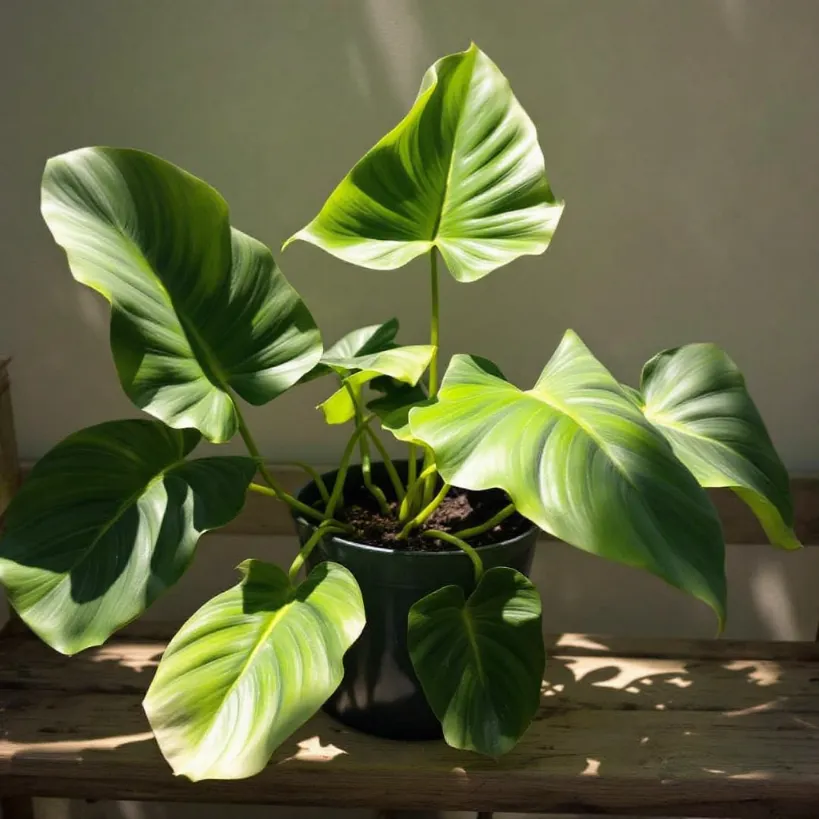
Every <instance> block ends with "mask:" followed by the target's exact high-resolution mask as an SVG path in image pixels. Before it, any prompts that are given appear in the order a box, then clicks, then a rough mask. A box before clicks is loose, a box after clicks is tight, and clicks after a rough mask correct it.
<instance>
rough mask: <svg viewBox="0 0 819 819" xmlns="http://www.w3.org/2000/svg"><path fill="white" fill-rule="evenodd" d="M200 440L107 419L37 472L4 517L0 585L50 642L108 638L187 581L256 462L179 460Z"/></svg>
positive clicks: (72, 439)
mask: <svg viewBox="0 0 819 819" xmlns="http://www.w3.org/2000/svg"><path fill="white" fill-rule="evenodd" d="M199 440H200V435H199V433H198V432H196V431H195V430H191V429H189V430H181V431H180V430H173V429H170V428H169V427H166V426H165V425H164V424H162V423H160V422H158V421H147V420H133V421H110V422H108V423H104V424H99V425H98V426H94V427H89V428H88V429H84V430H81V431H80V432H75V433H74V434H73V435H70V436H69V437H68V438H66V439H65V440H64V441H62V442H61V443H59V444H57V446H55V447H54V449H52V450H51V451H50V452H49V453H48V454H47V455H45V457H43V458H42V459H41V460H40V461H39V462H38V463H37V465H36V466H35V467H34V469H33V470H32V472H31V475H30V476H29V477H28V478H27V480H26V482H25V484H24V485H23V487H22V489H21V490H20V492H19V493H18V494H17V496H16V497H15V498H14V500H13V501H12V504H11V506H10V507H9V509H8V512H7V516H6V531H5V534H4V536H3V537H2V539H1V540H0V582H2V584H3V585H4V586H5V588H6V591H7V593H8V597H9V600H10V602H11V604H12V606H14V608H15V610H16V611H17V613H18V614H19V615H20V617H22V619H23V621H24V622H25V623H26V625H28V626H29V628H31V629H32V631H34V632H35V633H36V634H38V635H39V636H40V637H41V638H42V639H43V640H45V642H47V643H48V644H49V645H51V646H53V647H54V648H56V649H57V650H58V651H61V652H63V653H64V654H74V653H75V652H77V651H81V650H82V649H84V648H88V647H89V646H95V645H99V644H100V643H102V642H104V641H105V640H106V639H107V638H108V637H109V636H110V635H111V634H112V633H113V632H114V631H116V629H118V628H120V627H121V626H124V625H125V624H126V623H128V622H130V621H131V620H133V619H134V618H135V617H137V616H138V615H139V614H141V613H142V612H143V611H144V610H145V609H146V608H147V607H148V606H149V605H150V604H151V603H152V602H153V601H154V600H156V598H157V597H159V595H160V594H162V592H164V591H165V589H167V588H168V587H169V586H172V585H173V584H174V583H175V582H176V581H177V580H178V579H179V578H180V577H181V576H182V574H183V572H184V571H185V570H186V569H187V567H188V565H189V564H190V562H191V559H192V558H193V553H194V549H195V547H196V542H197V540H198V539H199V536H200V535H201V534H203V533H204V532H207V531H208V530H210V529H216V528H218V527H220V526H224V525H225V524H226V523H228V522H230V521H231V520H232V519H233V518H234V517H236V515H238V514H239V512H240V511H241V509H242V506H243V505H244V500H245V493H246V490H247V487H248V484H249V483H250V481H251V480H252V479H253V474H254V473H255V471H256V468H255V464H254V462H253V461H252V460H251V459H250V458H238V457H224V458H199V459H196V460H185V458H186V456H187V455H188V454H189V453H190V452H191V450H192V449H193V448H194V447H195V446H196V444H197V443H198V442H199Z"/></svg>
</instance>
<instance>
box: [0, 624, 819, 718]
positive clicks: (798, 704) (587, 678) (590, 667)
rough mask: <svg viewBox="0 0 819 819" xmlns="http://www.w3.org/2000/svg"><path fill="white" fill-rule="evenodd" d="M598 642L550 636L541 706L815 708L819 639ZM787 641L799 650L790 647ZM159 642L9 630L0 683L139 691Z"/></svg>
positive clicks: (0, 656) (0, 652)
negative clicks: (720, 644) (61, 647)
mask: <svg viewBox="0 0 819 819" xmlns="http://www.w3.org/2000/svg"><path fill="white" fill-rule="evenodd" d="M167 631H170V629H168V630H167ZM601 640H605V638H595V639H592V638H589V637H582V636H580V635H562V636H561V637H551V638H549V640H548V643H549V644H550V645H551V648H550V658H549V662H548V665H547V670H546V675H545V678H544V690H543V698H544V708H545V709H546V710H554V709H558V708H595V709H598V708H601V709H611V710H619V709H622V710H663V709H670V710H694V711H739V710H743V709H760V708H762V709H764V710H768V711H789V712H794V713H816V714H819V646H816V645H815V644H813V643H808V644H807V645H806V646H805V648H809V649H810V650H809V651H805V652H804V654H805V657H803V658H800V657H799V654H798V652H799V650H800V647H801V644H780V645H779V646H778V648H779V649H780V651H779V653H780V654H781V657H782V659H764V658H759V657H754V658H751V659H747V658H743V659H737V658H736V656H734V655H731V654H725V653H714V652H713V651H711V652H710V653H708V654H706V655H705V656H701V654H702V652H703V650H704V649H706V648H709V646H710V647H713V645H714V644H713V643H708V642H705V641H702V642H700V641H685V642H684V641H672V642H671V643H670V644H669V643H668V642H665V643H664V648H665V651H666V654H667V656H664V657H651V656H647V655H645V653H644V652H645V647H642V646H641V641H639V640H622V639H620V640H611V641H608V642H610V643H611V647H610V648H606V646H605V643H604V642H602V641H601ZM686 643H690V644H689V645H686ZM669 645H670V646H671V647H672V648H673V647H674V646H677V645H679V646H680V651H679V652H677V653H676V656H675V655H674V654H673V653H672V654H669V653H668V652H669ZM748 645H751V644H748ZM774 645H776V644H774ZM789 645H793V646H794V647H795V648H796V651H794V652H793V653H792V654H791V655H788V653H787V648H788V646H789ZM765 646H766V644H764V643H763V644H760V649H762V648H764V647H765ZM164 647H165V643H164V641H161V640H156V639H153V640H151V639H146V640H132V641H123V640H116V641H113V642H111V643H109V644H108V645H105V646H101V647H99V648H96V649H93V650H91V651H86V652H83V653H81V654H79V655H78V656H76V657H72V658H70V659H66V658H65V657H63V656H62V655H60V654H58V653H57V652H55V651H53V650H52V649H50V648H49V647H48V646H46V645H45V644H44V643H41V642H39V641H38V640H35V639H32V638H31V637H30V636H24V635H21V636H16V637H7V638H4V639H2V640H0V689H4V688H5V689H12V690H17V691H38V690H45V691H48V690H51V691H65V692H73V693H79V692H85V693H97V694H106V693H118V694H128V693H135V694H138V693H141V692H144V691H145V690H146V689H147V687H148V684H149V682H150V680H151V678H152V677H153V673H154V668H155V667H156V665H157V663H158V662H159V659H160V657H161V656H162V652H163V650H164ZM640 648H642V649H643V653H642V655H641V654H640V653H638V652H639V650H640ZM697 649H699V651H697ZM749 653H750V654H754V653H762V651H761V650H760V651H759V652H753V651H749ZM769 653H771V652H769ZM794 655H796V658H795V659H792V657H793V656H794Z"/></svg>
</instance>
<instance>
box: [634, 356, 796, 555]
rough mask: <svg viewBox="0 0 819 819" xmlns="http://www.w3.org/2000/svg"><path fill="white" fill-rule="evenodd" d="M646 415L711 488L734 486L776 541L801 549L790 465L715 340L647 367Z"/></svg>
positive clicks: (643, 386) (658, 359) (644, 383)
mask: <svg viewBox="0 0 819 819" xmlns="http://www.w3.org/2000/svg"><path fill="white" fill-rule="evenodd" d="M641 389H642V403H641V406H642V408H643V412H644V414H645V416H646V418H647V419H648V420H649V421H650V422H651V423H652V424H654V426H655V427H657V429H659V430H660V432H662V434H663V435H665V437H666V438H667V439H668V441H669V443H670V444H671V446H672V448H673V449H674V453H675V454H676V455H677V457H678V458H679V459H680V460H681V461H682V462H683V463H684V464H685V465H686V466H687V467H688V468H689V469H690V470H691V471H692V472H693V473H694V476H695V477H696V479H697V480H698V481H699V482H700V483H701V484H702V485H703V486H727V487H730V488H731V489H733V490H734V492H736V493H737V495H739V496H740V497H741V498H742V499H743V500H744V501H745V502H746V503H747V504H748V506H750V507H751V509H752V510H753V511H754V513H755V514H756V516H757V517H758V518H759V520H760V522H761V523H762V526H763V527H764V529H765V532H766V533H767V535H768V537H769V538H770V539H771V542H772V543H774V544H775V545H776V546H779V547H781V548H783V549H798V548H800V546H801V544H800V543H799V541H798V539H797V537H796V535H795V534H794V532H793V504H792V501H791V496H790V483H789V480H788V472H787V470H786V469H785V465H784V464H783V463H782V461H781V460H780V458H779V456H778V455H777V454H776V450H775V449H774V447H773V443H772V442H771V439H770V436H769V435H768V431H767V430H766V429H765V424H764V422H763V420H762V417H761V416H760V414H759V411H758V410H757V408H756V405H755V404H754V402H753V400H752V399H751V396H750V395H749V394H748V390H747V389H746V387H745V379H744V378H743V377H742V374H741V373H740V371H739V370H738V369H737V366H736V364H734V362H733V361H732V360H731V359H730V358H729V357H728V355H726V353H725V352H724V351H723V350H721V349H720V348H719V347H717V346H716V345H714V344H688V345H686V346H685V347H678V348H677V349H674V350H666V351H665V352H662V353H660V354H659V355H657V356H655V357H654V358H652V359H651V361H649V362H648V364H646V366H645V367H644V369H643V377H642V384H641Z"/></svg>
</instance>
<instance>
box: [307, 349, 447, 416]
mask: <svg viewBox="0 0 819 819" xmlns="http://www.w3.org/2000/svg"><path fill="white" fill-rule="evenodd" d="M434 352H435V348H434V347H432V346H430V345H429V344H416V345H412V346H409V347H395V348H394V349H391V350H384V351H383V352H381V353H373V354H372V355H363V356H355V357H354V358H346V359H343V361H344V366H345V367H346V368H347V369H349V370H354V372H353V373H352V375H348V376H347V377H346V378H344V381H343V384H342V386H341V387H340V388H339V389H338V390H336V392H334V393H333V394H332V395H331V396H330V397H329V398H328V399H327V400H326V401H323V402H322V403H321V404H319V409H321V411H322V412H323V413H324V418H325V420H326V421H327V423H328V424H345V423H347V421H349V420H350V419H352V418H353V417H354V415H355V404H354V403H353V396H352V395H351V393H352V394H358V392H359V391H360V390H361V388H362V387H363V386H364V385H365V384H366V383H367V382H369V381H372V380H373V379H374V378H378V377H379V376H389V377H390V378H392V379H394V380H395V381H398V382H400V383H403V384H408V385H410V386H414V385H415V384H417V383H418V381H419V380H420V379H421V376H423V374H424V373H425V372H426V369H427V367H428V366H429V362H430V360H431V359H432V355H433V353H434Z"/></svg>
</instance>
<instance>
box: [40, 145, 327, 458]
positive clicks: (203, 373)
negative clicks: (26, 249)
mask: <svg viewBox="0 0 819 819" xmlns="http://www.w3.org/2000/svg"><path fill="white" fill-rule="evenodd" d="M42 210H43V217H44V218H45V220H46V223H47V224H48V226H49V228H50V229H51V232H52V234H53V235H54V238H55V240H56V241H57V243H58V244H59V245H61V246H62V247H63V248H64V249H65V251H66V253H67V255H68V262H69V265H70V267H71V272H72V273H73V275H74V278H75V279H76V280H77V281H78V282H81V283H82V284H85V285H87V286H88V287H90V288H92V289H93V290H96V291H97V292H99V293H101V294H102V295H103V296H104V297H105V298H106V299H107V300H108V301H109V302H110V303H111V349H112V351H113V354H114V362H115V364H116V367H117V372H118V374H119V378H120V382H121V383H122V387H123V389H124V390H125V392H126V393H127V394H128V397H129V398H130V399H131V400H132V401H133V402H134V403H135V404H136V405H137V406H138V407H139V408H140V409H143V410H145V411H146V412H148V413H150V414H151V415H153V416H155V417H156V418H159V419H160V420H162V421H164V422H165V423H167V424H169V425H170V426H172V427H175V428H183V427H195V428H196V429H198V430H200V431H201V432H202V434H203V435H204V436H205V437H206V438H208V439H210V440H211V441H215V442H221V441H227V440H228V439H229V438H231V437H232V436H233V434H234V433H235V432H236V429H237V423H238V421H237V414H236V408H235V406H234V396H233V393H236V394H238V395H239V396H240V397H242V398H243V399H245V400H246V401H248V402H250V403H251V404H264V403H266V402H267V401H270V400H271V399H273V398H275V397H276V396H277V395H279V394H280V393H282V392H284V390H286V389H288V387H290V386H292V385H293V384H295V383H296V381H298V380H299V378H301V376H302V375H303V374H304V373H306V372H308V371H309V370H310V369H312V367H313V365H314V364H315V363H316V362H317V361H318V360H319V357H320V356H321V340H320V336H319V332H318V330H317V328H316V325H315V323H314V322H313V318H312V316H311V315H310V312H309V311H308V310H307V308H306V307H305V305H304V303H303V302H302V301H301V299H300V298H299V296H298V294H297V293H296V291H295V290H294V289H293V288H292V287H291V286H290V285H289V284H288V282H287V280H286V279H285V278H284V276H283V275H282V273H281V271H279V269H278V268H277V267H276V264H275V262H274V261H273V256H272V255H271V253H270V251H269V250H268V249H267V248H266V247H265V246H264V245H263V244H261V243H260V242H257V241H256V240H255V239H252V238H251V237H250V236H246V235H245V234H243V233H240V232H239V231H237V230H232V229H231V227H230V223H229V221H228V207H227V204H226V203H225V201H224V200H223V199H222V197H221V196H220V195H219V194H218V193H217V192H216V191H215V190H214V189H213V188H211V187H210V186H209V185H207V184H205V183H204V182H202V181H201V180H200V179H197V178H196V177H194V176H191V175H190V174H188V173H186V172H185V171H183V170H181V169H180V168H177V167H176V166H174V165H172V164H170V163H169V162H165V161H164V160H162V159H159V158H158V157H155V156H152V155H151V154H147V153H143V152H141V151H134V150H129V149H118V148H83V149H81V150H77V151H72V152H71V153H68V154H63V155H62V156H57V157H55V158H53V159H50V160H49V161H48V164H47V165H46V169H45V173H44V175H43V191H42Z"/></svg>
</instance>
